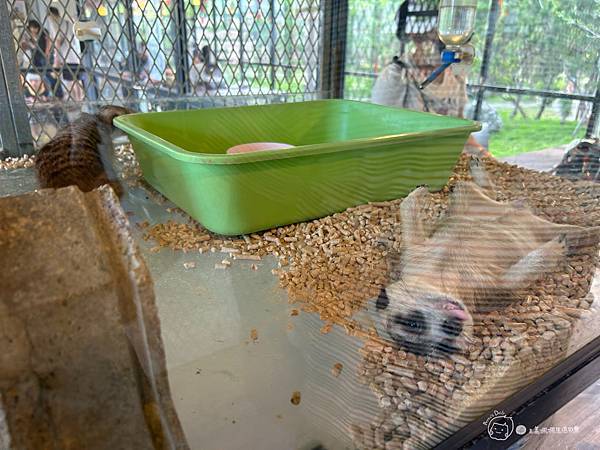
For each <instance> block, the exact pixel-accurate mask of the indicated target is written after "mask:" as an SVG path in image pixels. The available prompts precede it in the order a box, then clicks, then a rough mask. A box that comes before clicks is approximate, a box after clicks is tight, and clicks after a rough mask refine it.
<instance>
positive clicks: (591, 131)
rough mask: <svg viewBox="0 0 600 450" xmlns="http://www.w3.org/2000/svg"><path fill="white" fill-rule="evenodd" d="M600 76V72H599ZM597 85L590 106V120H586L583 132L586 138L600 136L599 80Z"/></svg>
mask: <svg viewBox="0 0 600 450" xmlns="http://www.w3.org/2000/svg"><path fill="white" fill-rule="evenodd" d="M599 78H600V74H599ZM598 85H599V87H598V88H597V89H596V96H595V98H594V103H593V106H592V113H591V114H590V121H589V122H588V127H587V131H586V133H585V137H586V138H590V139H591V138H598V137H600V130H599V129H598V128H599V126H600V81H599V82H598Z"/></svg>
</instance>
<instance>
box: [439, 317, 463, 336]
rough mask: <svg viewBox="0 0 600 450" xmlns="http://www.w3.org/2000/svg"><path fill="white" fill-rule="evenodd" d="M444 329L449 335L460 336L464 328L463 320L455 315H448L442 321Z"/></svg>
mask: <svg viewBox="0 0 600 450" xmlns="http://www.w3.org/2000/svg"><path fill="white" fill-rule="evenodd" d="M442 330H443V331H444V333H446V334H447V335H449V336H458V335H459V334H460V333H461V332H462V330H463V324H462V321H461V320H459V319H457V318H455V317H448V318H447V319H446V320H444V322H443V323H442Z"/></svg>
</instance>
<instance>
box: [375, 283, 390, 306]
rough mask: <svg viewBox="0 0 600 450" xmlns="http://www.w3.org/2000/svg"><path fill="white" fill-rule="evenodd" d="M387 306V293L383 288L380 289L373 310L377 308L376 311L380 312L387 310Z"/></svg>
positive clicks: (388, 302)
mask: <svg viewBox="0 0 600 450" xmlns="http://www.w3.org/2000/svg"><path fill="white" fill-rule="evenodd" d="M389 304H390V299H389V298H388V296H387V292H385V289H384V288H381V290H380V291H379V296H378V297H377V302H376V303H375V308H377V310H382V309H385V308H387V307H388V305H389Z"/></svg>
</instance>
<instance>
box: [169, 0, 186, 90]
mask: <svg viewBox="0 0 600 450" xmlns="http://www.w3.org/2000/svg"><path fill="white" fill-rule="evenodd" d="M171 14H172V15H173V16H174V24H175V78H176V80H177V92H178V94H179V95H185V94H188V93H189V92H190V91H191V89H190V81H189V80H190V76H189V74H190V63H189V58H188V33H187V26H186V23H185V0H175V8H173V10H172V11H171Z"/></svg>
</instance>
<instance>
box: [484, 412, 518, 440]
mask: <svg viewBox="0 0 600 450" xmlns="http://www.w3.org/2000/svg"><path fill="white" fill-rule="evenodd" d="M487 430H488V434H489V435H490V438H491V439H493V440H495V441H506V440H507V439H508V438H509V437H510V435H511V434H512V433H513V431H514V430H515V424H514V422H513V420H512V417H507V416H505V415H500V416H496V417H494V418H492V419H491V420H490V421H489V422H488V427H487Z"/></svg>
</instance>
